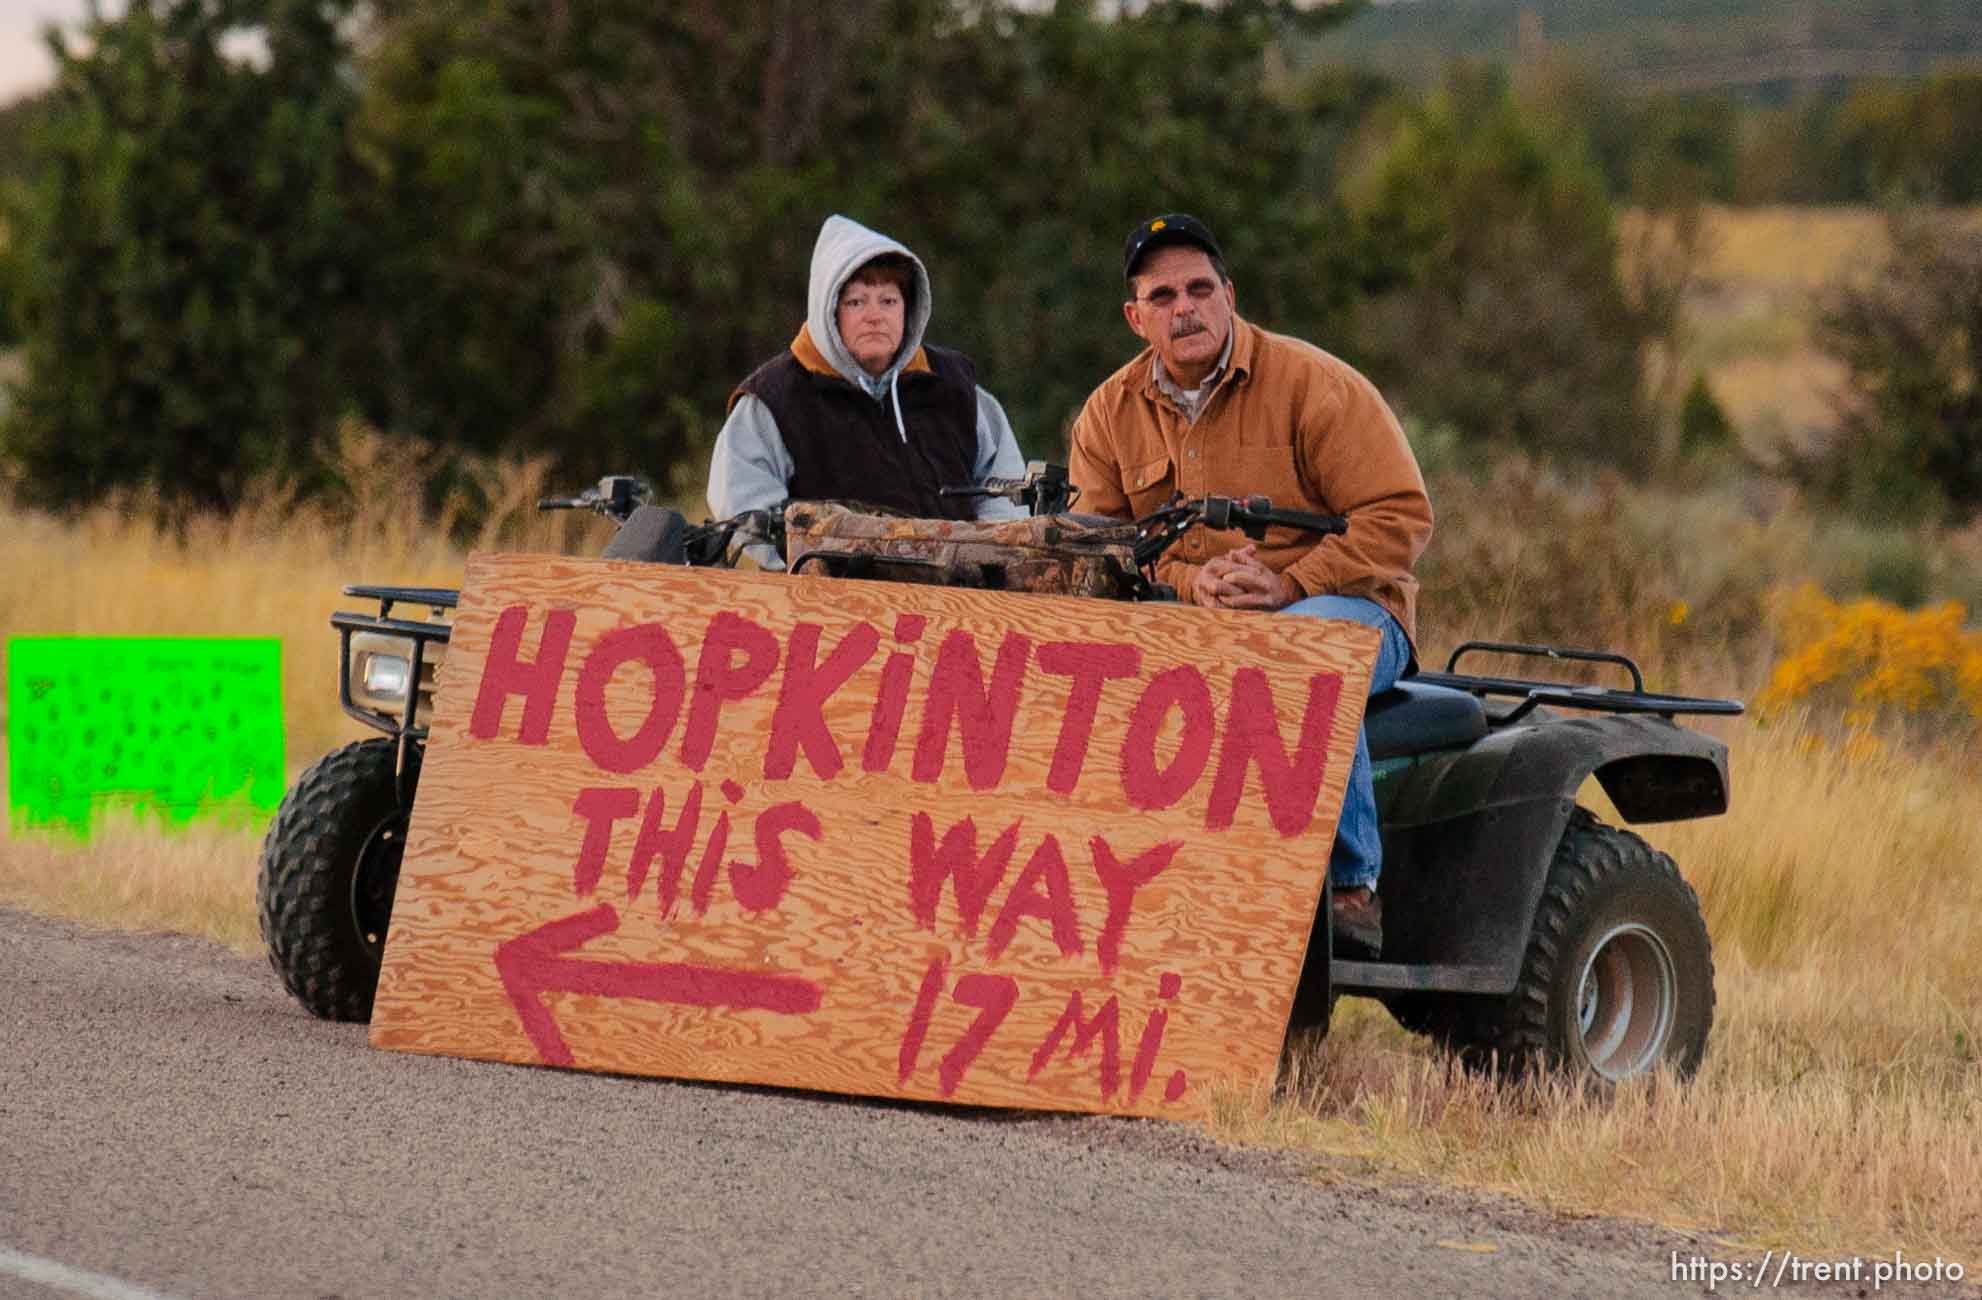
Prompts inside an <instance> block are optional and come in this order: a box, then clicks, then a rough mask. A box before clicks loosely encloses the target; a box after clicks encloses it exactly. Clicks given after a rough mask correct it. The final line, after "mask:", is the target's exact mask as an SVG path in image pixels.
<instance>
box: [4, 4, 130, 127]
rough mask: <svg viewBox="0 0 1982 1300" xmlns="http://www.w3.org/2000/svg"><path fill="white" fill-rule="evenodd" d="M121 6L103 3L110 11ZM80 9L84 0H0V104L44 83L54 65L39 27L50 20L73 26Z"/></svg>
mask: <svg viewBox="0 0 1982 1300" xmlns="http://www.w3.org/2000/svg"><path fill="white" fill-rule="evenodd" d="M122 8H123V6H122V5H121V4H119V3H117V0H107V2H106V3H105V4H104V5H103V11H104V12H105V13H110V14H114V13H118V12H120V11H121V10H122ZM84 12H85V4H84V0H0V104H7V103H12V102H13V101H14V100H16V99H19V98H20V97H21V96H22V95H26V94H31V93H33V92H34V91H36V90H39V89H41V88H42V87H43V86H45V85H47V84H48V82H49V80H50V79H51V78H52V77H54V75H55V68H54V65H53V64H52V63H50V62H49V59H48V50H47V48H46V47H45V46H43V45H42V43H41V29H42V27H43V26H44V25H46V24H48V23H51V22H53V23H59V24H61V25H63V26H64V27H68V28H71V29H73V28H75V27H76V26H77V25H78V24H80V23H81V22H82V20H83V14H84Z"/></svg>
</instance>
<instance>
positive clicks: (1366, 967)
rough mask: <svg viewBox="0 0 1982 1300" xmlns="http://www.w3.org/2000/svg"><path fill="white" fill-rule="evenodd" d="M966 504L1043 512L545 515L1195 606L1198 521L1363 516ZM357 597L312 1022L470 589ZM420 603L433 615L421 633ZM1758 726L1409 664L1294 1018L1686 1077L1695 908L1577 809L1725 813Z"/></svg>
mask: <svg viewBox="0 0 1982 1300" xmlns="http://www.w3.org/2000/svg"><path fill="white" fill-rule="evenodd" d="M947 491H951V492H955V493H957V494H961V495H981V494H996V495H1000V496H1003V497H1005V498H1007V499H1010V500H1013V501H1016V502H1019V503H1021V504H1022V505H1024V506H1026V507H1027V508H1028V509H1029V511H1030V513H1029V514H1028V516H1027V517H1026V518H1024V519H1021V520H1015V521H1011V522H1006V523H957V522H950V521H937V520H914V519H904V518H897V517H892V516H889V515H886V514H882V513H877V512H874V511H869V510H863V509H859V508H856V507H850V506H848V505H845V504H839V503H807V502H794V503H791V504H790V505H788V506H787V507H786V509H785V510H784V512H783V513H782V515H780V514H778V513H776V512H767V511H759V512H753V513H751V514H748V515H743V516H738V517H737V518H734V519H727V520H721V521H714V522H710V523H705V524H701V525H693V526H691V525H689V524H688V522H687V521H686V520H685V519H684V518H683V517H682V516H681V515H680V514H678V513H677V512H674V511H671V510H665V509H662V508H659V507H656V506H652V505H649V504H647V498H648V493H647V490H646V488H645V485H644V484H642V483H641V482H640V481H639V480H637V479H635V478H632V477H630V476H613V477H609V478H606V479H602V480H601V481H600V483H599V485H598V486H597V487H595V488H592V489H588V490H587V491H585V492H584V493H581V494H580V495H578V496H576V497H569V498H554V499H548V500H546V501H543V502H540V503H539V505H540V507H541V508H546V509H558V508H576V509H589V510H593V511H597V512H598V513H600V514H602V515H604V516H606V517H608V518H610V519H612V520H614V521H615V522H616V523H618V524H619V528H618V531H617V533H616V534H615V536H614V538H613V539H612V541H611V543H610V544H609V545H608V546H607V547H606V548H605V551H604V552H603V553H604V554H605V555H606V556H607V557H608V558H620V559H632V560H645V561H652V562H658V563H673V564H690V565H701V566H728V565H734V564H735V563H736V562H737V558H738V556H739V555H740V554H741V553H742V552H744V551H746V550H748V549H751V548H757V547H767V546H768V547H771V548H773V549H776V550H778V551H780V552H781V553H782V554H783V555H784V557H785V558H786V560H787V561H788V564H789V567H790V568H791V569H792V570H793V571H795V572H823V573H825V574H827V575H829V576H842V577H865V578H878V579H885V580H893V581H906V582H922V583H937V584H941V585H948V586H966V587H988V588H999V589H1007V590H1012V589H1016V590H1032V591H1053V592H1060V593H1066V594H1075V595H1082V596H1087V597H1092V598H1098V599H1113V600H1164V599H1175V593H1174V592H1173V591H1171V590H1169V589H1168V588H1165V587H1164V586H1162V585H1161V584H1160V583H1158V582H1157V581H1156V580H1155V577H1154V565H1155V562H1156V559H1157V558H1158V557H1159V556H1160V555H1161V554H1162V553H1163V551H1164V550H1165V549H1166V548H1168V547H1169V546H1170V545H1171V544H1172V543H1174V542H1175V541H1176V540H1177V539H1178V538H1179V537H1181V536H1183V535H1184V534H1185V533H1187V532H1188V531H1190V530H1191V529H1193V528H1212V529H1239V530H1242V531H1243V532H1245V533H1246V534H1248V535H1249V536H1252V537H1255V538H1257V537H1262V536H1264V534H1265V530H1266V529H1267V528H1268V527H1270V526H1279V527H1283V528H1284V527H1293V528H1300V529H1305V530H1308V531H1310V532H1314V533H1326V532H1331V531H1339V530H1340V529H1341V528H1343V527H1344V524H1343V521H1341V520H1340V519H1336V518H1333V517H1329V516H1317V515H1308V514H1301V513H1297V512H1292V511H1286V510H1278V509H1275V508H1274V507H1273V505H1272V503H1271V502H1269V501H1267V500H1266V499H1265V498H1261V497H1252V498H1243V499H1234V498H1224V497H1207V498H1203V499H1199V500H1188V501H1186V500H1179V501H1176V502H1174V503H1173V504H1171V505H1170V506H1168V507H1166V508H1164V509H1162V510H1159V511H1157V512H1156V513H1154V514H1152V515H1150V516H1148V517H1147V518H1144V519H1142V520H1138V521H1136V522H1134V523H1129V522H1126V521H1121V520H1115V519H1106V518H1100V517H1096V516H1087V515H1078V514H1072V513H1068V511H1069V507H1070V506H1071V504H1072V503H1073V501H1072V499H1073V495H1074V494H1073V491H1072V489H1071V488H1070V486H1069V485H1068V483H1067V479H1066V472H1065V470H1064V468H1062V467H1058V466H1047V465H1044V464H1041V463H1039V462H1035V463H1034V464H1033V465H1032V466H1031V467H1030V468H1029V469H1028V472H1027V474H1026V476H1025V477H1024V478H1022V479H1017V480H1005V481H993V482H990V483H986V484H982V485H978V486H975V487H969V488H961V489H948V490H947ZM344 590H345V594H347V595H349V596H354V597H359V598H362V599H367V600H373V601H376V602H377V612H376V613H338V614H336V615H334V616H333V617H332V620H331V623H332V626H333V627H335V628H336V629H337V631H338V634H339V636H340V637H341V638H342V654H341V656H340V667H339V673H338V692H339V697H340V699H341V701H342V703H343V705H344V708H345V710H346V711H347V712H348V713H349V714H350V715H351V716H352V717H354V718H356V719H357V720H358V721H360V722H363V723H365V724H366V725H368V726H370V727H372V728H374V729H376V730H378V731H379V732H381V733H382V735H381V736H380V737H378V738H375V739H371V740H363V741H359V742H357V743H355V744H351V745H346V746H344V747H343V748H341V749H337V750H335V751H333V752H332V753H330V754H328V755H326V756H325V757H324V758H323V759H321V760H319V761H318V762H317V763H316V764H315V765H314V766H313V767H311V768H310V769H309V770H308V771H306V772H305V773H304V774H303V775H302V777H301V778H300V779H299V780H298V781H297V783H296V786H295V788H294V789H292V790H291V791H290V792H289V793H288V796H287V797H286V798H285V799H284V801H283V803H282V806H281V808H280V810H279V811H278V813H277V814H276V818H275V821H274V823H273V825H272V826H271V828H270V830H269V832H268V837H267V840H266V842H265V844H264V846H263V850H262V861H261V874H260V881H259V885H258V888H257V903H258V908H259V914H260V921H261V931H262V937H263V939H264V940H265V942H266V943H267V946H268V952H269V958H270V960H271V962H272V963H273V964H274V966H275V969H276V971H277V972H278V973H279V974H280V975H281V977H282V980H283V982H284V984H285V985H286V986H287V987H288V988H289V990H290V992H291V993H293V994H294V995H295V996H296V998H297V999H298V1000H299V1001H301V1002H302V1004H303V1005H304V1006H305V1007H307V1008H308V1009H309V1010H310V1011H312V1012H313V1013H315V1014H317V1015H319V1016H323V1017H326V1018H329V1019H336V1020H365V1019H368V1018H369V1017H370V1014H371V1006H372V995H373V992H374V990H375V988H376V987H377V982H378V975H379V968H380V964H381V960H382V957H383V952H384V942H385V935H386V929H387V926H388V924H389V923H390V919H391V912H392V898H393V891H394V886H395V884H396V881H397V878H398V871H399V862H400V854H401V851H402V844H403V839H404V835H405V831H406V826H407V822H408V817H409V815H410V812H411V809H412V806H413V799H414V795H415V792H416V790H417V788H418V785H419V774H420V760H421V756H422V754H423V752H424V751H423V746H424V742H425V737H426V734H427V720H428V718H429V716H430V714H431V708H432V698H433V691H434V685H435V676H436V671H437V669H438V668H439V667H440V666H441V661H442V658H443V656H444V654H445V647H446V644H447V639H448V634H449V623H448V617H449V614H450V611H451V610H452V609H453V607H454V604H455V598H456V593H455V592H453V591H449V590H445V589H433V588H413V587H377V586H350V587H346V588H345V589H344ZM419 610H425V611H426V615H427V616H426V617H424V618H408V617H406V616H405V615H406V614H407V613H408V612H416V611H419ZM1486 654H1493V655H1500V656H1514V657H1517V658H1525V659H1538V660H1542V661H1546V662H1547V663H1549V664H1551V665H1556V666H1560V665H1564V664H1572V665H1574V664H1588V665H1599V666H1603V667H1604V668H1606V669H1607V670H1615V671H1617V672H1619V673H1620V674H1623V675H1628V677H1629V679H1630V685H1629V687H1628V688H1625V687H1622V686H1600V685H1569V684H1563V683H1559V682H1551V681H1541V680H1531V679H1528V678H1523V677H1502V676H1482V675H1476V674H1471V673H1461V672H1459V671H1458V668H1459V665H1460V663H1461V661H1462V660H1464V659H1467V658H1468V657H1472V656H1479V655H1486ZM1740 711H1741V705H1740V704H1739V703H1737V702H1735V701H1732V700H1721V699H1701V698H1691V697H1686V696H1678V695H1667V694H1660V693H1657V692H1652V691H1647V690H1646V689H1645V685H1644V678H1643V675H1642V673H1641V672H1640V671H1639V669H1638V667H1637V665H1635V664H1634V663H1633V662H1632V661H1631V660H1629V659H1628V658H1626V657H1624V656H1623V655H1619V654H1613V653H1607V652H1599V651H1590V650H1579V649H1572V648H1565V647H1559V646H1537V645H1516V644H1504V643H1491V642H1468V643H1467V644H1465V645H1462V646H1460V647H1459V648H1458V649H1457V650H1455V651H1453V652H1452V655H1451V658H1450V659H1449V660H1448V662H1447V663H1446V666H1445V669H1444V670H1443V671H1439V672H1422V671H1421V672H1417V673H1415V674H1414V675H1411V676H1409V677H1407V678H1406V679H1405V680H1403V681H1401V682H1399V684H1398V685H1397V686H1396V687H1395V688H1394V689H1392V690H1389V691H1385V692H1383V693H1381V694H1379V695H1377V696H1376V697H1374V698H1373V699H1371V700H1370V701H1369V705H1368V709H1367V712H1366V714H1365V719H1364V727H1365V734H1366V736H1367V739H1368V742H1369V747H1370V754H1371V758H1372V760H1373V763H1374V769H1375V778H1376V793H1377V804H1378V810H1379V814H1380V817H1381V822H1382V834H1383V861H1384V868H1383V873H1382V878H1381V883H1380V893H1381V896H1382V901H1383V913H1384V935H1383V946H1382V951H1381V952H1380V953H1377V954H1368V953H1354V952H1348V951H1344V952H1337V951H1336V950H1335V946H1334V941H1333V940H1334V936H1333V935H1332V934H1331V926H1330V919H1331V916H1330V908H1329V907H1328V906H1327V905H1326V902H1325V899H1326V893H1325V892H1324V894H1323V898H1324V904H1323V906H1322V907H1321V908H1320V909H1319V912H1318V915H1317V917H1316V920H1315V929H1314V933H1313V936H1312V938H1311V940H1310V942H1309V946H1308V959H1307V963H1306V967H1305V969H1304V970H1303V972H1302V975H1301V981H1300V985H1299V987H1298V992H1297V994H1296V997H1295V1003H1294V1014H1293V1025H1292V1027H1293V1028H1294V1029H1303V1028H1317V1027H1319V1028H1324V1029H1325V1027H1326V1024H1327V1020H1328V1017H1329V1014H1330V1011H1331V1008H1332V1007H1333V1004H1334V1001H1335V999H1336V998H1337V997H1340V996H1342V995H1345V994H1347V995H1360V996H1368V997H1374V998H1377V999H1380V1000H1381V1001H1382V1002H1383V1003H1384V1005H1385V1006H1387V1007H1388V1008H1389V1010H1390V1011H1391V1013H1392V1014H1393V1015H1394V1016H1395V1017H1396V1018H1397V1020H1398V1021H1399V1022H1400V1023H1401V1024H1403V1025H1404V1026H1405V1027H1406V1028H1408V1029H1410V1030H1412V1031H1414V1032H1419V1033H1424V1034H1429V1035H1431V1036H1433V1037H1435V1038H1436V1039H1437V1040H1439V1041H1440V1042H1442V1043H1443V1044H1445V1045H1446V1046H1447V1047H1449V1048H1450V1049H1452V1050H1453V1051H1455V1052H1456V1053H1458V1054H1459V1055H1460V1056H1461V1058H1462V1059H1464V1060H1466V1061H1467V1062H1469V1063H1478V1064H1490V1063H1499V1064H1501V1065H1503V1066H1506V1067H1511V1068H1514V1069H1526V1068H1531V1067H1534V1066H1545V1067H1559V1068H1562V1069H1564V1070H1566V1071H1568V1072H1569V1073H1571V1074H1574V1075H1578V1076H1582V1077H1586V1078H1595V1079H1599V1080H1610V1081H1614V1080H1621V1079H1627V1078H1631V1077H1633V1076H1637V1075H1642V1074H1645V1073H1647V1072H1650V1071H1652V1070H1654V1069H1656V1068H1658V1067H1659V1066H1660V1065H1661V1064H1665V1065H1669V1066H1670V1067H1672V1068H1673V1069H1675V1070H1677V1071H1678V1072H1680V1073H1681V1074H1688V1073H1691V1072H1692V1071H1693V1070H1694V1069H1695V1068H1696V1067H1697V1066H1698V1065H1699V1063H1700V1059H1701V1055H1702V1053H1703V1052H1704V1050H1705V1047H1706V1042H1707V1034H1708V1030H1709V1028H1710V1026H1711V1024H1712V1021H1713V1012H1714V986H1713V959H1712V954H1711V951H1710V948H1709V944H1708V938H1707V930H1706V925H1705V922H1704V921H1703V919H1702V917H1701V913H1700V905H1699V901H1698V899H1697V897H1696V896H1695V894H1694V892H1693V890H1692V888H1691V887H1690V886H1689V885H1688V884H1687V883H1686V881H1685V880H1684V879H1683V878H1682V877H1681V876H1680V874H1679V872H1678V870H1677V868H1676V867H1675V866H1674V864H1673V861H1672V859H1671V858H1670V857H1668V856H1667V855H1666V854H1664V853H1661V852H1658V851H1656V850H1654V849H1652V848H1651V847H1650V846H1649V845H1647V844H1646V843H1645V841H1644V840H1642V839H1640V838H1639V837H1638V836H1637V835H1634V834H1632V833H1631V832H1629V831H1626V830H1623V829H1620V828H1617V827H1613V826H1609V825H1605V824H1604V823H1602V822H1601V821H1599V820H1598V819H1597V818H1596V817H1595V816H1594V815H1593V814H1592V813H1591V812H1589V811H1588V810H1587V809H1584V808H1582V807H1580V806H1578V803H1577V797H1578V792H1579V791H1580V790H1581V789H1582V788H1583V786H1584V784H1585V782H1586V781H1587V780H1588V778H1590V777H1591V776H1594V777H1595V778H1596V779H1597V781H1598V782H1599V784H1600V785H1601V787H1602V789H1603V790H1604V792H1605V794H1606V795H1607V796H1608V797H1609V799H1610V801H1611V802H1612V804H1613V805H1614V806H1615V807H1616V809H1617V811H1618V813H1619V814H1620V815H1621V816H1622V818H1623V819H1624V820H1625V821H1627V822H1661V821H1674V820H1679V819H1684V818H1692V817H1705V816H1713V815H1716V814H1719V813H1723V812H1725V811H1726V810H1727V807H1728V776H1727V752H1726V748H1725V747H1724V746H1723V745H1722V744H1720V743H1719V742H1718V741H1716V740H1714V739H1712V738H1711V737H1709V736H1707V735H1704V734H1702V733H1700V732H1697V731H1693V730H1689V729H1687V728H1685V727H1682V726H1680V725H1678V723H1677V722H1675V718H1677V717H1680V716H1682V715H1703V714H1705V715H1712V714H1719V715H1729V714H1736V713H1739V712H1740Z"/></svg>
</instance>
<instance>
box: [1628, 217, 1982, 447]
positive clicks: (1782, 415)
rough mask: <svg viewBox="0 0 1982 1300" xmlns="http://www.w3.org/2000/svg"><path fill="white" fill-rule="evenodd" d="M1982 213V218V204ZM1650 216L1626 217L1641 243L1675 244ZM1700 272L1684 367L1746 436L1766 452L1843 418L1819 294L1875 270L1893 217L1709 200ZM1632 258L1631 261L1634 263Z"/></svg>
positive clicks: (1631, 235)
mask: <svg viewBox="0 0 1982 1300" xmlns="http://www.w3.org/2000/svg"><path fill="white" fill-rule="evenodd" d="M1975 218H1976V219H1977V220H1978V221H1982V212H1977V213H1976V214H1975ZM1643 223H1644V217H1643V216H1642V215H1640V214H1636V213H1627V214H1626V215H1625V216H1624V218H1623V220H1622V222H1621V232H1622V234H1623V246H1624V248H1625V249H1626V250H1627V262H1628V260H1629V257H1630V255H1631V251H1632V250H1636V249H1640V248H1662V247H1667V246H1669V243H1670V241H1669V239H1666V238H1664V237H1663V235H1664V232H1654V233H1652V235H1651V236H1650V237H1649V238H1647V235H1646V231H1645V227H1644V224H1643ZM1701 230H1702V239H1701V243H1700V248H1701V256H1700V261H1699V265H1698V267H1697V272H1698V279H1697V283H1696V284H1695V285H1694V287H1693V289H1692V291H1691V292H1690V293H1689V294H1688V296H1687V300H1686V303H1685V309H1686V316H1687V326H1686V328H1687V333H1686V338H1685V344H1684V347H1683V348H1682V355H1681V358H1680V362H1679V365H1680V369H1681V371H1682V372H1683V374H1685V375H1687V376H1690V375H1693V374H1702V375H1705V376H1706V378H1707V382H1708V384H1709V386H1710V387H1711V388H1712V390H1713V393H1714V396H1715V397H1716V399H1718V400H1719V401H1720V403H1721V406H1722V409H1723V410H1725V411H1726V413H1727V415H1728V418H1729V419H1730V420H1731V421H1732V422H1733V424H1734V426H1735V428H1736V429H1737V430H1739V431H1740V433H1741V435H1742V438H1743V441H1744V442H1745V443H1746V444H1747V445H1748V447H1749V449H1750V450H1751V451H1753V452H1755V453H1756V454H1757V455H1760V456H1763V457H1764V458H1766V457H1768V456H1769V454H1770V453H1771V451H1772V450H1773V448H1774V447H1775V445H1777V444H1779V443H1780V442H1781V441H1782V440H1783V439H1785V438H1787V439H1790V440H1792V441H1794V442H1796V443H1798V444H1801V443H1804V442H1806V441H1807V440H1808V439H1810V438H1811V437H1813V436H1815V435H1819V434H1822V433H1825V432H1827V431H1829V430H1832V429H1834V428H1835V427H1836V426H1837V412H1836V407H1835V403H1834V395H1835V394H1836V393H1837V392H1839V391H1840V390H1841V388H1842V384H1843V378H1844V376H1843V372H1842V370H1841V368H1840V367H1839V366H1838V365H1837V363H1835V362H1834V361H1832V360H1831V359H1830V358H1828V357H1826V356H1824V355H1823V354H1822V353H1820V352H1818V351H1817V350H1816V348H1815V347H1814V345H1813V341H1812V324H1813V322H1814V319H1815V314H1816V306H1815V304H1816V300H1817V297H1818V295H1819V294H1820V293H1821V292H1822V290H1823V289H1824V287H1825V286H1826V285H1828V284H1830V283H1832V282H1833V281H1835V280H1837V279H1838V278H1839V277H1841V276H1845V275H1850V274H1857V273H1862V272H1869V271H1871V270H1873V269H1875V268H1876V267H1877V266H1878V265H1879V264H1880V262H1881V261H1882V260H1883V259H1884V258H1885V256H1886V253H1887V251H1888V249H1889V248H1890V241H1889V240H1888V238H1887V234H1886V222H1885V216H1884V214H1883V213H1882V212H1880V211H1879V210H1878V209H1876V208H1865V207H1857V208H1852V207H1781V206H1776V207H1751V208H1724V207H1716V208H1709V209H1708V210H1707V212H1706V213H1705V216H1704V219H1703V221H1702V226H1701ZM1628 270H1629V267H1628V266H1627V272H1628Z"/></svg>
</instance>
